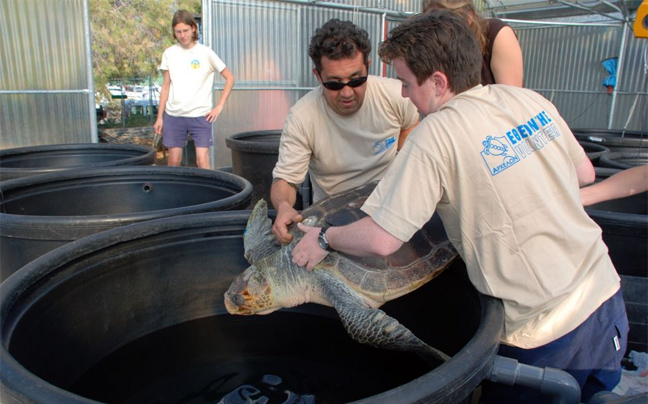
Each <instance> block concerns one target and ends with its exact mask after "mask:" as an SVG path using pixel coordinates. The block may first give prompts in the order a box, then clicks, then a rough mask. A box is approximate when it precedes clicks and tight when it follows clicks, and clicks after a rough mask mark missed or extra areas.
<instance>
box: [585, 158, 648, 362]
mask: <svg viewBox="0 0 648 404" xmlns="http://www.w3.org/2000/svg"><path fill="white" fill-rule="evenodd" d="M620 171H621V170H619V169H612V168H603V167H596V180H597V181H602V180H604V179H606V178H608V177H610V176H612V175H614V174H616V173H618V172H620ZM585 210H586V211H587V213H588V214H589V216H590V217H591V218H592V219H594V221H595V222H596V223H597V224H598V225H599V226H600V227H601V229H602V231H603V241H604V242H605V244H606V245H607V246H608V250H609V254H610V258H611V259H612V262H613V263H614V266H615V268H616V270H617V272H618V273H619V275H620V276H621V288H622V290H623V298H624V299H625V303H626V309H627V312H628V320H629V322H630V334H629V335H628V351H630V350H635V351H638V352H646V351H647V350H648V323H647V322H648V305H646V296H647V295H648V249H647V248H646V246H647V245H648V193H646V192H643V193H641V194H637V195H633V196H630V197H627V198H621V199H614V200H610V201H605V202H601V203H598V204H595V205H591V206H588V207H587V208H585Z"/></svg>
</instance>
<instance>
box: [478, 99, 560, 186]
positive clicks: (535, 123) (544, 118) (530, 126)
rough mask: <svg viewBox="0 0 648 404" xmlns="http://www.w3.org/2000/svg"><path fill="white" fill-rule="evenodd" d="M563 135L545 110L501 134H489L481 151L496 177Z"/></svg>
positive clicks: (487, 165)
mask: <svg viewBox="0 0 648 404" xmlns="http://www.w3.org/2000/svg"><path fill="white" fill-rule="evenodd" d="M560 135H561V133H560V130H559V129H558V127H557V126H556V124H555V123H554V121H553V120H552V119H551V117H550V116H549V114H547V112H546V111H542V112H540V113H539V114H537V115H535V116H533V117H532V118H531V119H529V120H528V121H527V122H524V123H522V124H520V125H518V126H516V127H514V128H511V129H510V130H508V131H507V132H506V133H505V134H503V135H502V136H490V135H488V136H486V139H485V140H483V141H482V145H483V146H484V148H483V149H482V151H481V153H480V154H481V156H482V159H483V160H484V163H486V167H487V168H488V170H489V171H490V173H491V175H493V176H495V175H497V174H499V173H501V172H502V171H504V170H506V169H507V168H509V167H512V166H513V165H515V164H517V163H519V162H520V160H521V159H525V158H527V157H528V156H530V155H531V154H532V153H534V152H536V151H538V150H541V149H542V148H544V147H545V146H546V145H547V144H548V143H549V142H551V141H553V140H554V139H555V138H557V137H558V136H560Z"/></svg>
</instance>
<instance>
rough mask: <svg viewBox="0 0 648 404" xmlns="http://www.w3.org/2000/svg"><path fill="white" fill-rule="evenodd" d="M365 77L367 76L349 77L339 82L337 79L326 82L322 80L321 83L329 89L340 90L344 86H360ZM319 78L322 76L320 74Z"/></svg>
mask: <svg viewBox="0 0 648 404" xmlns="http://www.w3.org/2000/svg"><path fill="white" fill-rule="evenodd" d="M367 77H368V76H364V77H356V78H355V79H351V80H349V81H347V82H346V83H341V82H339V81H327V82H326V83H324V82H322V85H323V86H324V87H325V88H327V89H329V90H332V91H340V90H342V89H343V88H344V87H346V86H349V87H351V88H356V87H360V86H361V85H363V84H364V83H366V82H367ZM320 78H322V76H321V75H320Z"/></svg>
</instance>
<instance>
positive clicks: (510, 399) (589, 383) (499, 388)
mask: <svg viewBox="0 0 648 404" xmlns="http://www.w3.org/2000/svg"><path fill="white" fill-rule="evenodd" d="M628 329H629V326H628V318H627V316H626V310H625V303H624V301H623V296H622V294H621V290H619V291H618V292H617V293H616V294H614V296H612V297H611V298H610V299H608V300H607V301H606V302H604V303H603V304H602V305H601V306H600V307H599V308H598V309H597V310H596V311H595V312H594V313H592V315H591V316H589V318H588V319H587V320H585V321H584V322H583V323H582V324H581V325H579V326H578V327H577V328H576V329H575V330H573V331H572V332H570V333H569V334H567V335H565V336H563V337H561V338H558V339H557V340H555V341H552V342H550V343H548V344H546V345H543V346H541V347H538V348H534V349H522V348H516V347H512V346H508V345H500V347H499V352H498V354H499V355H501V356H505V357H508V358H513V359H517V360H518V361H519V362H520V363H524V364H527V365H532V366H537V367H540V368H544V367H552V368H556V369H562V370H564V371H566V372H567V373H569V374H571V375H572V376H574V378H575V379H576V381H577V382H578V384H579V385H580V387H581V402H583V403H587V402H588V401H589V399H590V398H591V397H592V396H593V395H594V394H596V393H597V392H599V391H601V390H612V389H613V388H614V386H616V385H617V384H618V383H619V380H621V359H623V355H625V351H626V347H627V337H628ZM481 402H482V403H483V404H509V403H510V404H518V403H524V404H532V403H534V404H535V403H538V404H546V403H550V402H551V398H550V397H547V396H544V395H540V394H539V391H538V390H534V389H531V388H528V387H523V386H508V385H504V384H499V383H492V382H488V381H484V383H483V386H482V401H481Z"/></svg>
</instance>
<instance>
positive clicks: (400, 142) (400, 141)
mask: <svg viewBox="0 0 648 404" xmlns="http://www.w3.org/2000/svg"><path fill="white" fill-rule="evenodd" d="M419 122H420V121H417V122H416V123H415V124H414V125H412V126H411V127H409V128H407V129H403V130H401V132H400V135H398V148H397V149H396V150H400V149H401V148H402V147H403V143H405V140H407V137H408V136H409V134H410V133H411V132H412V131H413V130H414V128H416V126H417V125H418V124H419Z"/></svg>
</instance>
